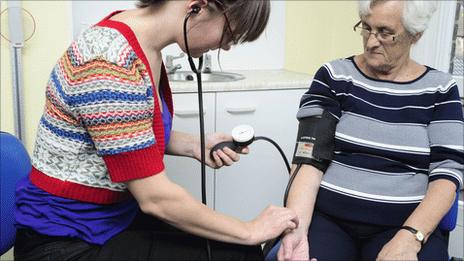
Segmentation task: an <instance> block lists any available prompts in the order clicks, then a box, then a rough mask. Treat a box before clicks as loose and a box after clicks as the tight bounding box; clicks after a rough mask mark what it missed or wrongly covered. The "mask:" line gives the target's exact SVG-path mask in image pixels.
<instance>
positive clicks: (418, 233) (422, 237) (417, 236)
mask: <svg viewBox="0 0 464 261" xmlns="http://www.w3.org/2000/svg"><path fill="white" fill-rule="evenodd" d="M416 238H417V240H419V241H421V242H422V241H423V240H424V235H423V234H422V232H420V231H417V233H416Z"/></svg>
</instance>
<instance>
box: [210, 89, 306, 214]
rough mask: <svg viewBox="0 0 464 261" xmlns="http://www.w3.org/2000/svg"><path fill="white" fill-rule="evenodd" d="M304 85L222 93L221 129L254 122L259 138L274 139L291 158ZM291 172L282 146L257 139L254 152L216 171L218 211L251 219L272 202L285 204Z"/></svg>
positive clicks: (218, 106)
mask: <svg viewBox="0 0 464 261" xmlns="http://www.w3.org/2000/svg"><path fill="white" fill-rule="evenodd" d="M305 91H306V90H304V89H299V90H274V91H248V92H229V93H217V96H216V101H217V104H216V115H217V117H216V131H222V132H230V130H231V129H232V128H233V127H234V126H236V125H238V124H249V125H251V126H253V128H254V129H255V135H256V136H266V137H268V138H271V139H273V140H274V141H275V142H277V144H279V146H280V147H281V148H282V149H283V150H284V152H285V154H286V156H287V159H289V160H291V154H292V152H293V148H294V144H295V139H296V132H297V127H298V121H297V120H296V112H297V109H298V105H299V101H300V98H301V95H302V94H303V93H304V92H305ZM287 181H288V172H287V169H286V167H285V163H284V161H283V159H282V158H281V156H280V154H279V152H278V151H277V149H275V148H274V146H273V145H272V144H270V143H268V142H265V141H261V140H258V141H255V142H254V143H253V144H251V145H250V154H249V155H246V156H242V157H241V160H240V161H239V162H238V163H236V164H234V165H232V166H230V167H227V168H221V169H219V170H217V171H216V194H215V203H216V205H215V207H216V210H217V211H219V212H222V213H225V214H229V215H232V216H235V217H238V218H240V219H242V220H251V219H252V218H254V217H256V216H257V215H258V214H259V213H260V212H261V211H262V210H263V209H264V208H265V207H266V206H267V205H269V204H274V205H282V199H283V195H284V192H285V187H286V185H287Z"/></svg>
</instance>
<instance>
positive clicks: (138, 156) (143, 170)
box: [103, 144, 164, 182]
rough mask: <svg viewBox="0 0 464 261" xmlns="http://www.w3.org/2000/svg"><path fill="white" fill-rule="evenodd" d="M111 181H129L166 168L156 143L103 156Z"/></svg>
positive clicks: (151, 174)
mask: <svg viewBox="0 0 464 261" xmlns="http://www.w3.org/2000/svg"><path fill="white" fill-rule="evenodd" d="M103 160H104V161H105V163H106V167H107V168H108V172H109V175H110V177H111V181H113V182H127V181H130V180H134V179H141V178H146V177H149V176H153V175H156V174H158V173H160V172H161V171H163V170H164V163H163V158H162V156H161V155H160V153H159V151H158V149H157V147H156V144H153V145H152V146H150V147H147V148H144V149H140V150H135V151H130V152H123V153H118V154H114V155H106V156H103Z"/></svg>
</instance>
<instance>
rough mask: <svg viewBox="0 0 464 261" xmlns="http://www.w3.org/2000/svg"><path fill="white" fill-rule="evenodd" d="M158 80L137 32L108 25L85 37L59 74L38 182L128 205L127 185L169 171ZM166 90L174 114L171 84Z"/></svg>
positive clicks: (53, 83) (37, 159) (35, 175)
mask: <svg viewBox="0 0 464 261" xmlns="http://www.w3.org/2000/svg"><path fill="white" fill-rule="evenodd" d="M164 74H166V72H165V70H164V68H163V70H162V75H161V79H162V82H165V83H167V76H166V75H164ZM152 79H153V76H152V75H151V70H150V67H149V64H148V61H147V59H146V57H145V55H144V53H143V51H142V49H141V48H140V45H139V44H138V42H137V40H136V38H135V35H134V34H133V32H132V31H131V30H130V28H129V27H127V26H126V25H124V24H121V23H117V22H114V21H109V20H104V21H102V22H100V23H99V24H98V25H97V26H94V27H92V28H89V29H88V30H86V31H85V32H83V34H82V35H81V36H80V37H79V38H78V39H76V41H74V42H73V43H72V44H71V46H70V47H69V48H68V50H67V51H66V52H65V54H64V55H63V56H62V57H61V58H60V59H59V61H58V63H57V65H56V66H55V68H54V69H53V71H52V73H51V76H50V80H49V83H48V85H47V95H46V98H47V101H46V106H45V111H44V115H43V117H42V118H41V120H40V124H39V130H38V134H37V142H36V146H35V149H34V154H33V157H32V162H33V170H32V172H31V175H30V177H31V181H32V182H33V183H34V184H35V185H36V186H38V187H39V188H42V189H43V190H45V191H47V192H49V193H52V194H54V195H58V196H62V197H66V198H71V199H76V200H82V201H86V202H91V203H99V204H111V203H114V202H118V201H121V200H124V199H126V198H128V193H127V186H126V184H125V183H124V182H127V181H130V180H133V179H139V178H144V177H149V176H152V175H154V174H157V173H159V172H161V171H162V170H164V164H163V156H164V150H165V144H164V127H163V122H162V119H161V118H162V117H161V112H160V106H159V104H158V102H157V99H155V97H154V90H153V88H154V86H153V80H152ZM163 87H164V89H163V95H164V100H165V101H166V103H167V104H168V107H169V110H170V113H171V115H172V99H171V92H170V89H169V85H168V84H165V85H164V86H163Z"/></svg>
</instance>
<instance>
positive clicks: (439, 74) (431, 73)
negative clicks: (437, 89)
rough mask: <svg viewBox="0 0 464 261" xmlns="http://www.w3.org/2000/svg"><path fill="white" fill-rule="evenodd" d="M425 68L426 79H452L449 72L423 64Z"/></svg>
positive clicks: (444, 80) (447, 80)
mask: <svg viewBox="0 0 464 261" xmlns="http://www.w3.org/2000/svg"><path fill="white" fill-rule="evenodd" d="M424 66H425V67H426V68H427V74H426V76H427V77H428V78H429V79H428V80H434V81H437V82H450V81H454V78H453V76H452V75H451V74H450V73H447V72H443V71H440V70H437V69H435V68H433V67H430V66H427V65H424Z"/></svg>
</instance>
